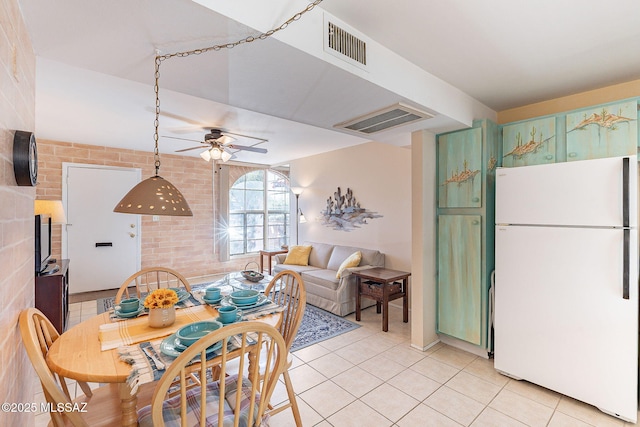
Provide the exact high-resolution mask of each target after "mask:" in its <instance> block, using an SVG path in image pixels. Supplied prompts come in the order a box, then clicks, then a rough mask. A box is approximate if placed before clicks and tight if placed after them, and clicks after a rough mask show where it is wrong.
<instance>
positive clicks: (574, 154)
mask: <svg viewBox="0 0 640 427" xmlns="http://www.w3.org/2000/svg"><path fill="white" fill-rule="evenodd" d="M577 155H578V154H577V153H569V157H575V156H577Z"/></svg>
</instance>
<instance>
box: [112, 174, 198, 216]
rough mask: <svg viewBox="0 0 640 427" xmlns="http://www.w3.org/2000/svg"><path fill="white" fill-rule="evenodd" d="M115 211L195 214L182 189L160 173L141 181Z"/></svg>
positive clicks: (177, 214)
mask: <svg viewBox="0 0 640 427" xmlns="http://www.w3.org/2000/svg"><path fill="white" fill-rule="evenodd" d="M113 211H114V212H120V213H131V214H140V215H171V216H193V213H192V212H191V208H189V204H188V203H187V201H186V200H185V198H184V197H183V196H182V193H181V192H180V190H178V189H177V188H176V187H175V186H174V185H173V184H171V183H170V182H169V181H167V180H166V179H164V178H162V177H160V176H158V175H156V176H152V177H151V178H147V179H145V180H144V181H141V182H139V183H138V184H137V185H136V186H135V187H133V188H132V189H131V190H130V191H129V192H128V193H127V194H126V195H125V196H124V197H123V198H122V200H120V202H119V203H118V205H117V206H116V207H115V209H113Z"/></svg>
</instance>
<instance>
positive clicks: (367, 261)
mask: <svg viewBox="0 0 640 427" xmlns="http://www.w3.org/2000/svg"><path fill="white" fill-rule="evenodd" d="M304 245H310V246H311V253H310V254H309V265H289V264H284V261H285V259H286V257H287V254H279V255H276V256H275V261H276V265H275V267H273V270H274V274H276V273H278V272H280V271H282V270H293V271H295V272H297V273H299V274H300V275H301V277H302V279H303V280H304V285H305V288H306V290H307V302H308V303H309V304H311V305H315V306H316V307H320V308H322V309H323V310H327V311H330V312H332V313H334V314H337V315H338V316H346V315H347V314H349V313H353V312H354V311H355V310H356V297H355V292H356V278H355V277H354V276H353V275H352V274H351V273H352V272H353V271H356V270H365V269H367V268H372V267H384V254H383V253H381V252H380V251H378V250H375V249H365V248H357V247H352V246H339V245H332V244H328V243H315V242H307V243H304ZM356 251H360V252H361V253H362V260H361V261H360V264H359V265H358V266H357V267H352V268H348V269H346V270H345V271H344V272H343V273H342V275H341V277H340V279H338V278H336V274H337V272H338V269H339V268H340V264H342V262H343V261H344V260H345V259H347V257H349V255H351V254H353V253H354V252H356ZM362 303H363V308H364V307H368V306H370V305H372V304H375V302H373V301H372V300H370V299H367V298H363V299H362Z"/></svg>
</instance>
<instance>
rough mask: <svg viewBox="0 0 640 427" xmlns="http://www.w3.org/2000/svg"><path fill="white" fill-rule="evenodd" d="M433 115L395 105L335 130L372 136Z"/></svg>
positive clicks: (345, 123)
mask: <svg viewBox="0 0 640 427" xmlns="http://www.w3.org/2000/svg"><path fill="white" fill-rule="evenodd" d="M432 117H433V114H429V113H426V112H424V111H420V110H417V109H415V108H412V107H409V106H406V105H404V104H400V103H398V104H394V105H391V106H389V107H387V108H383V109H382V110H378V111H374V112H372V113H369V114H365V115H364V116H360V117H356V118H355V119H351V120H348V121H346V122H342V123H338V124H337V125H334V126H333V127H335V128H340V129H347V130H350V131H352V132H358V133H364V134H372V133H376V132H380V131H383V130H387V129H390V128H393V127H396V126H400V125H406V124H407V123H411V122H415V121H417V120H423V119H430V118H432Z"/></svg>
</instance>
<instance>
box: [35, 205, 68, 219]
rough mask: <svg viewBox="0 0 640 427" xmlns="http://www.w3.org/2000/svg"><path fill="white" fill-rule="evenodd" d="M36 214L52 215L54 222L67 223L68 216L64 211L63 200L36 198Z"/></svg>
mask: <svg viewBox="0 0 640 427" xmlns="http://www.w3.org/2000/svg"><path fill="white" fill-rule="evenodd" d="M33 210H34V214H35V215H40V214H46V215H51V222H52V223H53V224H66V223H67V216H66V215H65V213H64V206H62V200H35V201H34V204H33Z"/></svg>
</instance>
